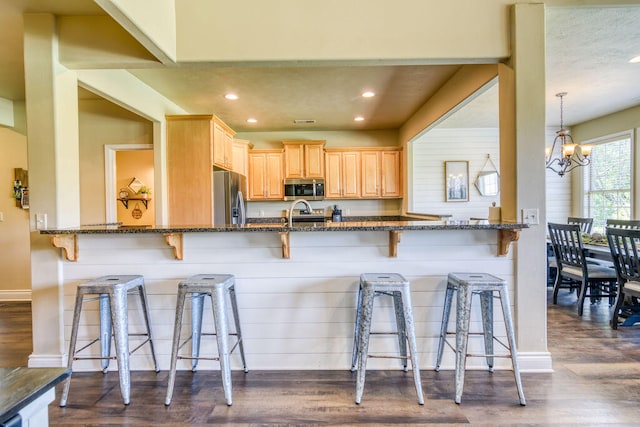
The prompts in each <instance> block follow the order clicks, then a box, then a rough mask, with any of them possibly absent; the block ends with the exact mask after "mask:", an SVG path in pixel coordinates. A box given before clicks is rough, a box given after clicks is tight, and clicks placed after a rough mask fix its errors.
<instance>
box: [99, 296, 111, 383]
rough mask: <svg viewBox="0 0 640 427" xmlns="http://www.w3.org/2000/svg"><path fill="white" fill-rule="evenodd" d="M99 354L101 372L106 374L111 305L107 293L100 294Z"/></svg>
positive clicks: (108, 356)
mask: <svg viewBox="0 0 640 427" xmlns="http://www.w3.org/2000/svg"><path fill="white" fill-rule="evenodd" d="M100 356H101V357H102V360H101V361H100V364H101V365H102V372H103V373H105V374H106V373H107V371H108V370H109V361H110V357H111V307H110V305H109V295H107V294H100Z"/></svg>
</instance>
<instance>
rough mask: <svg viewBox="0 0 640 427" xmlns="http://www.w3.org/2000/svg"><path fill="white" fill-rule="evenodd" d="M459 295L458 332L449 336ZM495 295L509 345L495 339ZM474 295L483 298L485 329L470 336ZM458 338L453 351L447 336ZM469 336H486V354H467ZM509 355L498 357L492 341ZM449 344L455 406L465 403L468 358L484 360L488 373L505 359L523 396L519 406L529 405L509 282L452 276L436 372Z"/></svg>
mask: <svg viewBox="0 0 640 427" xmlns="http://www.w3.org/2000/svg"><path fill="white" fill-rule="evenodd" d="M454 292H457V293H458V295H457V307H456V331H455V332H448V331H447V329H448V324H449V314H450V312H451V303H452V300H453V293H454ZM494 292H497V293H498V296H497V298H499V299H500V302H501V304H502V313H503V316H504V324H505V327H506V330H507V340H508V343H506V344H505V343H503V342H502V341H501V340H499V339H498V338H496V337H495V336H494V335H493V298H494V294H493V293H494ZM474 294H478V295H479V296H480V306H481V310H482V327H483V332H469V320H470V318H471V301H472V297H473V295H474ZM452 334H455V335H456V345H455V347H453V346H452V345H451V344H450V343H449V341H448V340H447V335H452ZM469 335H483V336H484V350H485V352H484V353H483V354H471V353H467V342H468V339H469ZM494 340H495V341H496V342H497V343H499V344H500V345H501V346H503V347H504V348H506V349H507V350H508V351H509V354H508V355H498V354H495V353H494V351H493V341H494ZM445 343H446V344H447V345H448V346H449V347H450V348H451V349H452V350H453V351H454V352H455V354H456V380H455V384H456V397H455V402H456V403H460V401H461V399H462V389H463V387H464V372H465V367H466V358H467V357H485V358H486V359H487V365H488V366H489V371H490V372H493V359H494V357H504V358H509V359H511V362H512V364H513V374H514V377H515V380H516V387H517V388H518V395H519V396H520V404H521V405H523V406H524V405H526V401H525V398H524V392H523V390H522V382H521V380H520V370H519V368H518V355H517V352H516V339H515V333H514V329H513V321H512V318H511V308H510V306H509V290H508V288H507V282H506V281H504V280H503V279H501V278H499V277H496V276H492V275H491V274H486V273H449V277H448V280H447V292H446V294H445V299H444V311H443V313H442V324H441V326H440V341H439V343H438V359H437V362H436V369H435V370H436V371H438V370H440V363H441V362H442V352H443V350H444V344H445Z"/></svg>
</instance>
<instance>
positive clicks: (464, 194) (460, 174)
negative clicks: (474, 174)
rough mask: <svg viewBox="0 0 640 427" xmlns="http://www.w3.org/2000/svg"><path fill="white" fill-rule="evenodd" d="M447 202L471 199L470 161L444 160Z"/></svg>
mask: <svg viewBox="0 0 640 427" xmlns="http://www.w3.org/2000/svg"><path fill="white" fill-rule="evenodd" d="M444 182H445V201H446V202H468V201H469V162H468V161H466V160H455V161H445V162H444Z"/></svg>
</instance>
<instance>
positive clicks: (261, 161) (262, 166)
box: [248, 153, 267, 200]
mask: <svg viewBox="0 0 640 427" xmlns="http://www.w3.org/2000/svg"><path fill="white" fill-rule="evenodd" d="M266 178H267V156H266V155H265V154H264V153H259V154H256V153H249V179H248V181H249V195H248V198H249V200H257V199H264V198H265V197H266V191H267V182H266Z"/></svg>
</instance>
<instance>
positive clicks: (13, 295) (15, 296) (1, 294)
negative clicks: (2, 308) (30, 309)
mask: <svg viewBox="0 0 640 427" xmlns="http://www.w3.org/2000/svg"><path fill="white" fill-rule="evenodd" d="M0 301H31V289H27V290H17V289H16V290H0Z"/></svg>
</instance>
